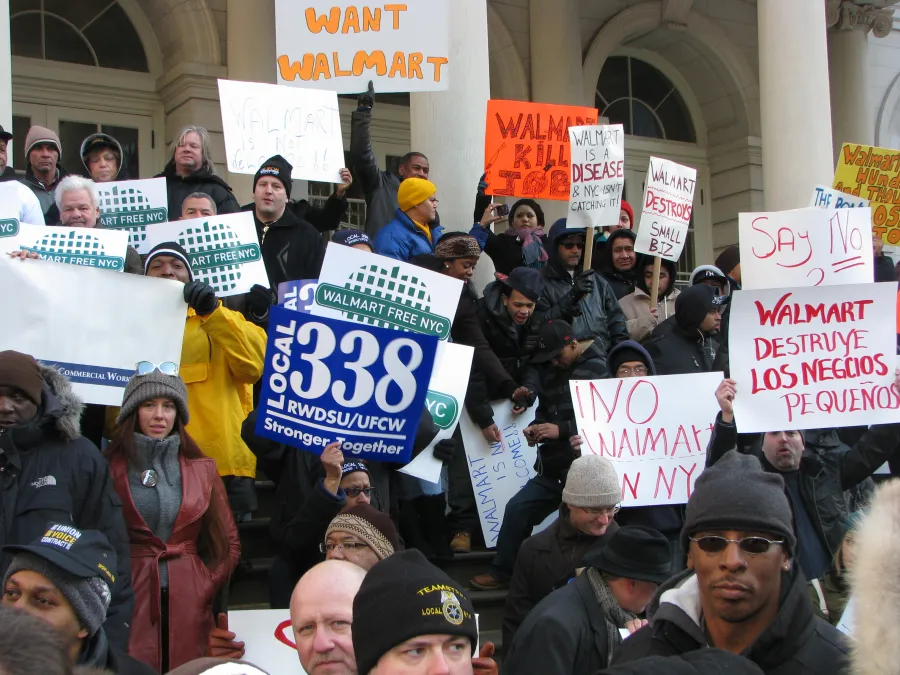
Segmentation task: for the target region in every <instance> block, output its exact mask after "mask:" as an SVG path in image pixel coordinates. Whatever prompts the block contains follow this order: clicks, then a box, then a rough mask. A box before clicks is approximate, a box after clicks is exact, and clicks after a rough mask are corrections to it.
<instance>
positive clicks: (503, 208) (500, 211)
mask: <svg viewBox="0 0 900 675" xmlns="http://www.w3.org/2000/svg"><path fill="white" fill-rule="evenodd" d="M494 215H495V216H508V215H509V204H494Z"/></svg>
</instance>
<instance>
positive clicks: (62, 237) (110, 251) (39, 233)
mask: <svg viewBox="0 0 900 675" xmlns="http://www.w3.org/2000/svg"><path fill="white" fill-rule="evenodd" d="M127 248H128V235H127V234H126V233H125V232H110V231H109V230H101V229H97V228H95V227H63V226H61V225H54V226H51V227H47V226H44V225H28V224H26V223H19V224H18V225H17V226H16V225H14V224H13V223H9V224H8V225H7V226H6V227H4V224H3V223H0V254H2V253H12V252H13V251H29V252H31V253H37V254H38V255H39V256H41V260H49V261H50V262H60V263H68V264H69V265H81V266H84V267H96V268H98V269H104V270H114V271H116V272H121V271H123V270H124V269H125V251H126V249H127Z"/></svg>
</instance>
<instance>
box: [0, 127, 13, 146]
mask: <svg viewBox="0 0 900 675" xmlns="http://www.w3.org/2000/svg"><path fill="white" fill-rule="evenodd" d="M12 137H13V135H12V134H11V133H9V132H8V131H7V130H6V129H4V128H3V125H2V124H0V141H6V142H7V143H8V142H9V141H10V140H11V139H12Z"/></svg>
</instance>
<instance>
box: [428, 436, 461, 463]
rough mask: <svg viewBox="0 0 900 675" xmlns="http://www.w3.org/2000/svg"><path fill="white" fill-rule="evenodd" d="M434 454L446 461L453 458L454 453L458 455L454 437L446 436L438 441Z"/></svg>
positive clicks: (436, 457)
mask: <svg viewBox="0 0 900 675" xmlns="http://www.w3.org/2000/svg"><path fill="white" fill-rule="evenodd" d="M432 454H433V455H434V458H435V459H439V460H440V461H442V462H444V463H447V462H449V461H450V460H451V459H453V457H454V455H456V441H454V440H453V439H452V438H445V439H444V440H442V441H438V442H437V443H436V444H435V446H434V450H433V451H432Z"/></svg>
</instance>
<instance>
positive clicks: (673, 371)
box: [645, 284, 727, 375]
mask: <svg viewBox="0 0 900 675" xmlns="http://www.w3.org/2000/svg"><path fill="white" fill-rule="evenodd" d="M726 302H727V298H726V296H724V295H719V294H718V291H717V289H715V288H713V287H711V286H708V285H706V284H697V285H696V286H691V287H690V288H687V289H685V290H684V291H682V293H681V294H680V295H679V296H678V299H677V300H676V301H675V316H673V317H672V318H671V319H668V320H666V321H663V322H662V323H661V324H659V325H658V326H657V327H656V328H655V329H654V330H653V332H652V333H651V334H650V339H649V341H648V342H647V343H646V344H645V346H646V347H647V351H648V352H649V353H650V356H652V357H653V363H655V364H656V372H657V374H659V375H689V374H691V373H710V372H712V370H713V361H714V360H715V358H716V349H717V348H718V344H717V343H716V341H715V340H714V339H713V338H714V336H716V335H718V334H719V329H720V326H721V323H722V311H723V310H724V309H725V303H726Z"/></svg>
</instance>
